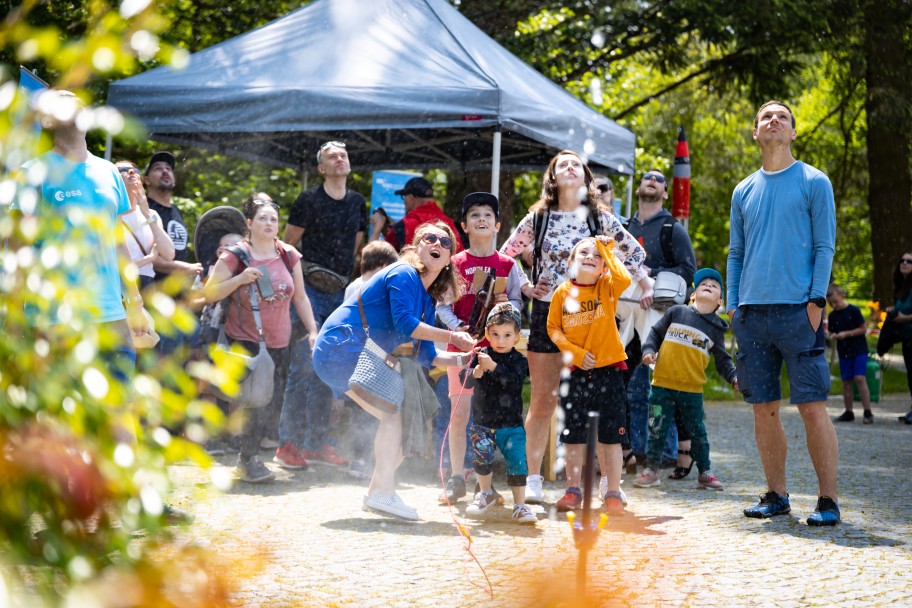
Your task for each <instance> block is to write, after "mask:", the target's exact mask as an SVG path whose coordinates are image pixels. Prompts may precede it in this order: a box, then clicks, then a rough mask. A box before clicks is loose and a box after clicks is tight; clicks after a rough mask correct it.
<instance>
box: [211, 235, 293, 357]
mask: <svg viewBox="0 0 912 608" xmlns="http://www.w3.org/2000/svg"><path fill="white" fill-rule="evenodd" d="M290 247H291V245H288V244H286V243H282V246H281V247H279V248H278V249H279V255H280V256H281V258H282V261H283V262H284V263H285V267H286V268H287V269H288V272H289V273H291V275H292V276H294V270H293V269H294V266H293V265H292V263H291V258H290V257H288V252H289V248H290ZM225 251H230V252H231V253H233V254H234V256H235V257H236V258H237V259H238V262H239V263H238V267H237V268H235V269H234V274H233V275H231V276H237V275H239V274H241V273H242V272H244V269H245V268H247V267H248V266H250V254H248V253H247V249H245V248H244V247H241V246H240V245H231V246H230V247H225ZM230 297H231V296H230V295H229V296H228V297H226V298H225V299H224V300H220V301H218V302H214V303H212V304H206V305H205V306H204V307H203V310H202V311H201V312H200V342H202V343H203V344H215V342H216V341H217V340H218V334H219V328H220V327H221V326H222V325H224V323H225V315H224V314H223V312H224V310H225V302H226V301H227V300H228V299H229V298H230ZM240 307H241V305H240V303H238V317H240V314H241V308H240Z"/></svg>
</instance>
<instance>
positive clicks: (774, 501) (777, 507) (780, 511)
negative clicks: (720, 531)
mask: <svg viewBox="0 0 912 608" xmlns="http://www.w3.org/2000/svg"><path fill="white" fill-rule="evenodd" d="M791 510H792V507H791V505H790V504H789V499H788V494H786V495H785V496H779V495H778V494H776V493H775V492H773V491H772V490H770V491H769V492H767V493H766V494H764V495H763V496H761V497H760V503H759V504H757V505H755V506H753V507H748V508H746V509H744V515H745V516H746V517H757V518H763V517H773V516H774V515H785V514H786V513H789V512H791Z"/></svg>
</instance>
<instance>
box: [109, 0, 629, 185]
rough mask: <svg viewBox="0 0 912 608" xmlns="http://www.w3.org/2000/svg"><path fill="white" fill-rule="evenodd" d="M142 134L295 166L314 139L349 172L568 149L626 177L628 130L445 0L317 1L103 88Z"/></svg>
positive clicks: (470, 163)
mask: <svg viewBox="0 0 912 608" xmlns="http://www.w3.org/2000/svg"><path fill="white" fill-rule="evenodd" d="M108 103H109V104H110V105H113V106H115V107H117V108H119V109H121V110H123V111H126V112H128V113H130V114H132V115H133V116H135V117H137V118H138V119H139V120H140V121H142V122H143V123H144V124H145V126H146V127H147V128H148V129H149V131H150V133H151V138H152V139H154V140H157V141H161V142H167V143H173V144H177V145H182V146H194V147H202V148H206V149H210V150H213V151H217V152H220V153H224V154H228V155H234V156H239V157H243V158H248V159H253V160H259V161H264V162H268V163H272V164H276V165H281V166H288V167H294V168H298V169H300V168H302V167H309V166H313V164H315V162H316V159H315V153H316V151H317V148H318V147H319V145H320V144H321V143H322V142H324V141H327V140H340V141H344V142H346V143H347V144H348V152H349V157H350V158H351V161H352V166H353V168H355V169H356V170H357V169H395V168H415V169H424V168H433V167H437V168H449V169H480V168H488V167H491V168H492V169H493V171H494V176H492V183H493V184H496V183H497V182H496V181H495V180H496V176H497V173H498V171H499V167H504V168H508V169H513V170H532V169H539V170H540V169H541V168H543V167H544V166H545V165H546V164H547V162H548V160H549V159H550V157H551V156H552V155H553V154H554V153H555V152H556V151H557V150H560V149H564V148H569V149H573V150H577V151H579V152H581V153H583V154H584V155H586V156H587V157H588V159H589V162H590V163H595V164H598V165H602V166H603V167H605V168H606V169H607V170H608V171H609V172H611V173H618V174H628V175H629V174H631V173H632V172H633V163H634V146H635V137H634V135H633V133H631V132H630V131H628V130H627V129H624V128H623V127H621V126H619V125H617V124H616V123H615V122H613V121H611V120H609V119H607V118H605V117H604V116H602V115H601V114H599V113H598V112H595V111H594V110H592V109H591V108H589V107H588V106H586V105H585V104H584V103H582V102H580V101H579V100H577V99H576V98H574V97H573V96H572V95H570V94H568V93H567V92H566V91H564V90H563V89H561V88H560V87H559V86H557V85H556V84H554V83H553V82H551V81H550V80H548V79H547V78H545V77H544V76H542V75H541V74H539V73H538V72H536V71H535V70H534V69H532V68H531V67H529V66H528V65H527V64H525V63H523V62H522V61H520V60H519V59H518V58H517V57H516V56H514V55H512V54H511V53H509V52H508V51H507V50H506V49H504V48H503V47H501V46H500V45H498V44H497V43H496V42H494V41H493V40H492V39H491V38H490V37H488V36H487V35H486V34H484V33H483V32H482V31H481V30H479V29H478V28H477V27H475V26H474V25H473V24H472V23H471V22H470V21H469V20H468V19H466V18H465V17H463V16H462V15H461V14H460V13H459V11H457V10H456V9H455V8H453V7H452V6H451V5H449V4H448V3H447V2H446V1H445V0H317V1H315V2H313V3H311V4H309V5H307V6H305V7H303V8H301V9H298V10H296V11H294V12H292V13H289V14H288V15H286V16H285V17H282V18H280V19H277V20H276V21H273V22H271V23H269V24H267V25H265V26H263V27H261V28H258V29H256V30H253V31H250V32H247V33H246V34H242V35H240V36H237V37H236V38H232V39H231V40H227V41H225V42H223V43H221V44H218V45H215V46H213V47H210V48H208V49H205V50H203V51H200V52H198V53H194V54H193V55H191V56H190V58H189V62H188V64H187V66H186V68H185V69H182V70H175V69H172V68H170V67H167V66H165V67H159V68H156V69H153V70H150V71H148V72H145V73H142V74H138V75H136V76H133V77H131V78H127V79H125V80H121V81H119V82H115V83H113V84H112V85H111V89H110V92H109V95H108Z"/></svg>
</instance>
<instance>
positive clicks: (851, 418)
mask: <svg viewBox="0 0 912 608" xmlns="http://www.w3.org/2000/svg"><path fill="white" fill-rule="evenodd" d="M834 422H855V412H850V411H849V410H846V411H844V412H843V413H842V415H841V416H838V417H837V418H836V419H835V420H834Z"/></svg>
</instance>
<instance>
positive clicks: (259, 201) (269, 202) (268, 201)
mask: <svg viewBox="0 0 912 608" xmlns="http://www.w3.org/2000/svg"><path fill="white" fill-rule="evenodd" d="M253 204H254V205H256V206H257V207H259V206H260V205H272V206H273V207H275V208H276V209H278V208H279V205H278V203H276V202H275V201H274V200H272V199H268V198H255V199H253Z"/></svg>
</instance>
